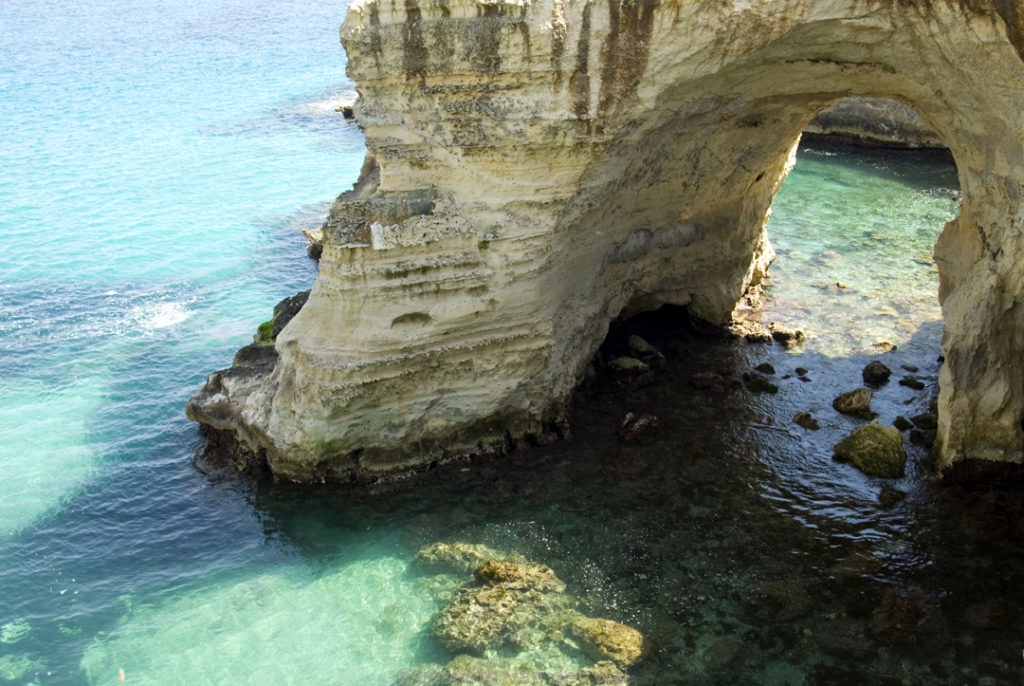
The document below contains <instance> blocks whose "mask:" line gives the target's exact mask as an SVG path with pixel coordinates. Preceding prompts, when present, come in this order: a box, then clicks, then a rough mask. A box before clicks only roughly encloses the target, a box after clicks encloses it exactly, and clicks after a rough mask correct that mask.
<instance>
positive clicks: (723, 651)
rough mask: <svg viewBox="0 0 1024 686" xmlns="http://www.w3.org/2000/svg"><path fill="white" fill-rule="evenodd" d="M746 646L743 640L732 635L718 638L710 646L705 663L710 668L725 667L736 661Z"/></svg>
mask: <svg viewBox="0 0 1024 686" xmlns="http://www.w3.org/2000/svg"><path fill="white" fill-rule="evenodd" d="M745 647H746V646H745V644H744V643H743V642H742V641H740V640H738V639H735V638H732V637H731V636H726V637H725V638H719V639H716V640H715V641H714V642H713V643H712V644H711V645H710V646H708V650H707V653H706V654H705V664H706V665H707V668H708V669H710V670H716V669H725V668H726V667H728V666H729V665H731V664H732V663H733V662H735V661H736V658H738V657H739V656H740V655H741V653H742V651H743V650H744V648H745Z"/></svg>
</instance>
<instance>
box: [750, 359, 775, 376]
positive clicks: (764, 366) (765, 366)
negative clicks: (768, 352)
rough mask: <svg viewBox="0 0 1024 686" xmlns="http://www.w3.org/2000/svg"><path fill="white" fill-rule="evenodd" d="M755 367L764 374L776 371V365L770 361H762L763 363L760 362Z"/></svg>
mask: <svg viewBox="0 0 1024 686" xmlns="http://www.w3.org/2000/svg"><path fill="white" fill-rule="evenodd" d="M754 369H756V370H757V371H759V372H761V373H762V374H769V375H771V374H774V373H775V367H774V366H772V364H771V363H770V362H762V363H761V364H759V365H757V366H756V367H754Z"/></svg>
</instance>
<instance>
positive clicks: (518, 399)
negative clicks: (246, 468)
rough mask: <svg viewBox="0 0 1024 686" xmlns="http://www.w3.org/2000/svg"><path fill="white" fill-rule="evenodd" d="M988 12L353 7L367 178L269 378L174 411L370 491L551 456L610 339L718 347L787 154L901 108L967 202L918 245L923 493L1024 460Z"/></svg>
mask: <svg viewBox="0 0 1024 686" xmlns="http://www.w3.org/2000/svg"><path fill="white" fill-rule="evenodd" d="M1022 14H1024V12H1022V10H1021V8H1020V5H1019V3H1016V2H1010V1H1007V0H961V1H960V2H955V1H953V0H950V1H949V2H937V1H928V2H914V3H908V2H895V1H894V0H845V1H843V0H837V1H834V2H816V1H815V2H811V1H810V0H785V1H783V0H774V1H773V0H767V1H765V2H760V3H749V2H741V1H740V0H734V1H732V2H683V1H682V0H664V1H662V2H656V1H655V0H636V1H635V2H633V1H632V0H631V1H630V2H622V3H619V2H616V1H615V0H613V1H612V2H607V3H589V2H566V1H565V0H537V1H535V2H523V1H522V0H511V1H508V2H502V1H493V2H492V1H488V2H483V1H477V0H450V1H445V0H432V1H430V2H417V0H407V2H405V3H384V2H380V1H379V0H357V1H356V2H355V3H353V4H352V5H351V6H350V8H349V11H348V16H347V18H346V20H345V24H344V27H343V28H342V42H343V43H344V45H345V48H346V50H347V51H348V71H349V74H350V75H351V76H352V78H353V79H354V80H355V82H356V84H357V87H358V90H359V94H360V99H359V101H358V102H357V103H356V105H355V116H356V119H357V120H358V122H359V124H360V126H362V128H363V129H364V131H365V132H366V144H367V149H368V153H367V158H366V164H365V165H364V169H363V173H362V176H361V178H360V180H359V182H358V184H357V185H356V187H355V188H354V189H353V190H352V191H350V192H348V193H345V194H344V195H342V196H341V197H339V198H338V201H337V202H336V203H335V205H334V207H333V209H332V210H331V213H330V217H329V219H328V221H327V223H326V225H325V227H324V231H323V254H322V257H321V262H320V275H319V277H318V278H317V281H316V284H315V285H314V287H313V290H312V293H311V294H310V297H309V301H308V302H307V303H306V305H305V306H304V307H303V309H302V310H301V311H300V312H299V313H298V314H297V315H296V316H295V318H294V319H293V320H292V321H291V322H290V323H289V324H288V325H287V326H286V327H285V328H284V330H283V331H281V332H280V333H279V334H278V336H277V339H276V349H277V351H278V354H279V359H278V360H277V362H276V364H267V365H259V366H251V367H249V368H247V370H246V371H245V373H238V372H236V373H218V374H216V375H214V376H213V377H211V382H210V383H209V384H208V385H207V387H206V388H204V389H202V390H201V391H200V392H199V393H198V394H197V395H196V397H195V398H193V399H192V401H190V403H189V405H188V408H187V411H188V414H189V416H190V417H192V418H193V419H195V420H197V421H200V422H203V423H205V424H207V425H208V426H209V427H210V429H209V430H208V431H209V432H210V433H211V434H216V435H218V436H221V437H222V436H223V435H226V434H230V435H234V436H235V437H236V439H237V441H238V444H239V446H240V447H241V448H242V449H244V450H245V451H248V452H249V453H250V454H252V455H254V456H256V457H257V458H258V459H265V460H266V461H267V462H268V464H269V465H270V467H271V469H272V470H273V471H274V472H275V474H276V475H277V476H278V477H281V478H286V479H294V480H322V479H332V478H335V479H345V478H374V477H375V476H377V475H380V474H383V473H387V472H391V471H395V470H405V469H410V468H414V467H416V466H418V465H423V464H428V463H430V462H432V461H435V460H439V459H445V458H447V457H450V456H454V455H463V454H471V453H478V452H498V451H502V450H505V449H508V448H509V447H511V446H514V445H515V444H517V443H518V442H520V441H524V440H525V441H530V440H549V439H550V437H551V436H553V435H555V434H556V433H558V432H562V433H564V432H565V430H566V427H565V425H564V419H565V415H566V412H565V408H566V404H567V401H568V398H569V396H570V394H571V392H572V390H573V388H574V386H575V385H576V383H577V380H578V379H579V378H580V377H581V375H582V373H583V371H584V369H585V366H586V364H587V362H588V360H590V358H591V356H592V354H593V353H594V351H595V349H596V348H597V346H598V345H599V343H600V342H601V340H602V338H603V337H604V335H605V332H606V331H607V328H608V325H609V322H610V321H611V320H612V319H614V318H615V317H617V316H619V315H622V314H629V313H633V312H638V311H642V310H649V309H652V308H656V307H658V306H659V305H661V304H664V303H672V304H676V305H685V306H688V307H689V309H690V311H691V312H692V313H693V314H695V315H696V316H698V317H701V318H704V319H707V320H709V321H713V322H717V323H725V322H727V321H728V320H729V318H730V315H731V313H732V310H733V307H734V304H735V303H736V302H737V299H738V298H740V297H741V296H742V294H743V293H744V291H745V290H746V289H747V288H748V287H749V286H750V285H752V284H755V283H757V282H758V281H759V279H761V277H762V275H763V274H764V272H765V270H766V269H767V267H768V264H769V263H770V262H771V259H772V256H773V255H772V249H771V246H770V245H769V243H768V241H767V238H766V235H765V224H766V219H767V216H768V211H769V208H770V205H771V202H772V198H773V197H774V195H775V192H776V191H777V189H778V188H779V185H780V183H781V182H782V180H783V178H784V177H785V175H786V172H787V170H788V169H789V167H790V165H791V163H792V159H793V151H794V149H795V144H796V142H797V140H798V138H799V135H800V132H801V131H802V130H803V129H804V127H805V126H806V125H807V124H808V122H810V121H811V119H813V118H814V116H815V114H816V113H817V112H819V111H820V110H822V109H823V108H825V107H826V106H828V105H830V104H832V103H834V102H837V101H839V100H841V99H843V98H844V97H847V96H864V97H875V98H886V99H891V100H896V101H899V102H903V103H906V104H907V105H909V106H910V107H912V108H913V109H914V110H915V111H916V112H917V113H918V114H919V115H920V117H921V120H922V121H923V122H924V123H925V124H926V125H927V127H928V128H929V129H931V130H932V131H934V132H935V134H937V136H938V137H939V138H941V140H942V141H943V142H944V143H945V144H946V145H947V146H948V147H949V149H950V150H951V152H952V153H953V155H954V157H955V159H956V162H957V165H958V168H959V174H960V181H961V186H962V191H963V203H962V207H961V212H960V215H959V216H958V217H957V218H956V219H954V220H953V221H951V222H949V223H948V224H947V225H946V227H945V229H944V230H943V232H942V235H941V236H940V238H939V241H938V244H937V246H936V251H935V254H936V261H937V263H938V267H939V272H940V277H941V287H940V294H939V295H940V299H941V301H942V305H943V312H944V316H945V321H946V328H945V340H944V343H943V347H944V353H945V360H946V361H945V364H944V365H943V368H942V371H941V375H940V387H941V393H940V398H939V426H938V439H937V447H938V451H939V454H940V456H941V459H942V462H943V464H949V463H950V462H953V461H957V460H962V459H965V458H983V459H989V460H1004V461H1020V460H1021V457H1022V447H1024V432H1022V428H1021V424H1022V422H1021V420H1022V418H1024V365H1021V364H1020V355H1019V351H1020V350H1021V349H1022V348H1024V304H1022V303H1024V268H1022V266H1021V265H1024V259H1022V257H1024V255H1022V250H1024V244H1022V242H1024V188H1022V181H1024V127H1021V126H1020V122H1021V112H1024V61H1022V57H1021V56H1022V54H1024V17H1022Z"/></svg>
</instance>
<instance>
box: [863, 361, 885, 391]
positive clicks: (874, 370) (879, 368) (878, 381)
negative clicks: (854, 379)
mask: <svg viewBox="0 0 1024 686" xmlns="http://www.w3.org/2000/svg"><path fill="white" fill-rule="evenodd" d="M891 375H892V370H891V369H889V368H888V367H886V366H885V365H884V364H882V363H881V362H879V361H878V360H872V361H871V362H868V364H867V366H866V367H864V369H863V370H862V371H861V377H862V378H863V379H864V383H866V384H868V385H869V386H876V387H877V386H882V385H885V384H886V383H887V382H888V381H889V377H890V376H891Z"/></svg>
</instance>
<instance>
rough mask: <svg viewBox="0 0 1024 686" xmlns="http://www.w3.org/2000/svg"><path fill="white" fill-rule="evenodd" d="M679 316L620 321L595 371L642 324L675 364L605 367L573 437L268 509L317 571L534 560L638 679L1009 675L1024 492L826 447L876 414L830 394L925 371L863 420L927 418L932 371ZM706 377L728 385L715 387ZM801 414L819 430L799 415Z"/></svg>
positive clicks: (905, 359)
mask: <svg viewBox="0 0 1024 686" xmlns="http://www.w3.org/2000/svg"><path fill="white" fill-rule="evenodd" d="M679 319H680V315H679V312H675V313H672V312H662V313H661V314H660V315H656V316H646V317H642V318H638V319H634V320H631V321H630V322H628V323H626V324H625V325H624V326H620V327H617V331H616V330H613V332H612V334H610V336H609V340H608V341H607V342H606V344H605V347H604V348H603V350H602V353H601V355H602V356H603V357H604V358H605V359H607V358H609V357H612V356H614V355H617V354H622V353H623V352H624V350H625V345H624V343H625V334H626V333H630V332H635V333H638V334H640V335H641V336H643V337H644V338H645V339H646V340H648V341H649V342H651V343H652V344H654V345H655V346H656V347H657V348H658V349H659V350H661V351H663V352H664V354H665V357H666V360H667V366H666V368H665V370H664V371H663V372H662V373H660V374H659V375H658V378H657V380H656V381H655V382H654V383H651V384H650V385H646V386H643V387H641V388H636V387H629V386H622V385H620V384H618V383H616V382H614V381H612V380H609V379H602V377H600V376H599V377H598V379H597V380H596V381H593V382H592V383H590V384H589V385H587V386H585V387H584V388H582V389H581V391H580V392H579V394H578V396H577V398H576V401H575V405H574V422H573V426H574V434H575V440H574V441H573V442H572V443H570V444H558V445H555V446H549V447H543V448H541V447H538V448H534V449H533V450H531V451H528V452H525V453H517V454H513V455H510V456H507V457H505V458H501V459H490V460H478V461H476V462H474V463H472V464H465V463H457V464H450V465H446V466H444V467H441V468H439V469H437V470H435V471H433V472H430V473H427V474H424V475H421V476H420V477H418V478H417V479H415V480H413V481H410V482H406V483H402V482H399V483H392V484H387V485H381V486H379V487H378V489H377V491H376V492H371V493H367V492H365V491H361V490H347V489H341V490H339V489H337V488H334V489H331V490H325V491H321V490H312V491H310V490H306V489H302V490H298V491H297V490H294V489H290V488H274V489H272V491H271V492H269V493H268V494H266V495H265V496H263V497H260V498H259V499H258V500H259V502H260V506H261V507H264V508H266V511H267V512H268V514H269V515H270V519H271V520H272V521H273V522H274V526H275V528H276V531H277V533H278V534H279V535H281V536H282V537H283V538H284V539H286V540H288V541H290V542H291V544H292V545H293V546H294V549H295V550H296V551H298V552H299V553H300V554H301V555H303V556H305V557H307V559H310V560H316V559H329V558H330V556H331V555H332V554H336V551H337V549H338V546H349V545H359V544H362V543H369V542H370V541H372V540H374V539H380V538H382V537H389V536H393V537H394V538H393V541H394V546H395V553H396V554H398V555H400V556H404V557H408V558H411V557H412V556H413V555H414V554H415V552H416V550H418V549H419V548H420V547H421V546H423V545H426V544H429V543H432V542H435V541H467V542H472V543H485V544H487V545H489V546H491V547H492V548H494V549H496V550H499V551H504V552H508V553H518V554H522V555H525V556H526V557H528V558H530V559H534V560H538V561H542V562H544V563H545V564H548V565H550V566H551V567H552V568H553V569H554V570H555V571H556V573H557V574H558V575H559V576H560V577H561V578H562V579H564V580H565V581H566V582H567V583H568V584H569V587H570V591H571V592H572V593H573V594H574V595H576V596H577V597H578V598H580V599H581V610H582V611H584V612H589V613H592V614H593V615H594V616H608V617H612V618H614V619H617V620H620V621H623V622H626V623H629V624H632V625H634V626H636V627H638V628H640V629H641V630H642V631H643V632H644V633H645V634H646V635H647V636H648V638H649V639H650V640H651V642H652V644H653V645H654V646H655V650H654V653H653V655H652V656H651V658H650V659H649V660H648V661H646V662H644V663H642V664H640V665H639V666H637V667H635V668H633V669H632V670H631V677H632V678H631V683H636V684H656V683H665V680H666V679H669V680H671V681H675V680H679V681H684V680H685V681H686V683H704V684H726V683H734V682H735V681H736V679H737V678H741V679H744V680H745V683H779V684H782V683H786V684H791V683H807V684H812V683H813V684H823V683H836V684H839V683H854V681H850V680H851V679H853V680H869V681H870V682H871V683H901V684H902V683H911V684H917V683H921V684H925V683H936V682H938V681H942V682H945V681H946V680H947V679H954V680H956V679H967V680H968V681H972V682H976V681H977V680H978V679H982V680H984V679H990V680H991V679H995V681H990V682H989V683H1007V682H1008V681H1010V680H1013V679H1016V678H1018V677H1019V676H1020V675H1021V673H1022V672H1021V664H1020V663H1021V658H1020V655H1021V648H1022V647H1024V646H1022V645H1021V640H1020V635H1021V633H1020V631H1021V629H1022V628H1024V617H1022V616H1021V614H1020V612H1019V608H1021V607H1024V604H1022V603H1024V591H1021V588H1022V585H1021V583H1020V582H1021V581H1022V573H1024V558H1022V556H1021V554H1020V552H1019V551H1020V550H1021V545H1022V544H1024V510H1022V506H1021V503H1022V499H1021V498H1020V496H1021V495H1022V494H1021V493H1020V492H1019V489H1017V490H1013V489H1011V490H1003V491H965V490H962V489H960V488H957V487H949V486H943V485H942V484H940V483H939V482H938V481H937V479H936V478H935V476H934V475H933V473H932V471H931V466H930V464H931V463H930V457H929V451H928V449H927V447H925V446H921V445H915V444H908V446H907V448H908V453H909V455H910V462H909V467H908V471H907V476H905V477H904V478H902V479H895V480H893V479H888V480H887V479H878V478H874V477H869V476H866V475H864V474H862V473H861V472H859V471H857V470H856V469H854V468H853V467H851V466H850V465H847V464H841V463H838V462H835V461H833V459H832V445H833V444H834V443H835V442H837V441H838V440H839V439H840V438H841V437H842V436H843V435H845V433H847V432H848V431H849V430H850V429H852V428H853V427H854V426H856V425H859V424H862V423H864V420H853V419H850V418H847V417H844V416H841V415H839V414H838V413H836V412H835V411H834V410H832V408H831V400H832V398H833V397H834V396H835V395H837V394H838V393H840V392H843V391H846V390H850V389H852V388H856V387H859V386H861V385H862V380H861V375H860V373H861V369H862V368H863V366H864V365H865V364H866V363H867V362H868V361H870V360H872V359H881V360H884V362H885V363H886V364H887V365H889V366H890V367H891V368H893V369H894V371H896V370H899V369H901V365H904V364H906V365H908V366H915V367H917V368H918V372H917V373H916V376H917V377H918V378H920V379H922V380H924V382H925V388H924V389H922V390H913V389H910V388H907V387H905V386H900V385H899V384H898V382H897V378H898V377H897V374H894V377H893V379H892V380H891V381H890V382H889V383H888V384H886V385H884V386H883V387H881V388H879V389H877V390H876V395H875V400H874V402H873V408H874V409H875V411H876V412H878V413H879V417H878V421H880V422H882V423H886V424H888V423H891V421H892V420H893V419H895V417H896V416H897V415H905V416H911V417H912V416H916V415H919V414H922V413H926V412H927V411H928V408H929V405H930V402H931V399H932V398H933V397H934V392H935V390H936V376H937V371H938V361H937V359H936V358H935V357H929V358H926V359H922V358H921V357H920V354H919V353H917V352H915V353H913V354H911V353H903V352H901V350H899V349H897V350H895V351H892V352H888V353H885V354H881V355H866V354H865V355H851V356H849V357H846V358H838V359H837V358H833V357H828V356H825V355H821V354H815V353H803V354H801V353H797V352H794V351H792V350H787V349H785V348H784V347H783V346H780V345H777V344H776V345H752V344H748V343H746V342H743V341H726V340H714V339H712V340H709V339H708V338H707V337H705V336H702V335H699V334H696V333H694V332H693V331H692V330H689V329H688V328H686V327H685V326H684V327H680V326H679V325H678V324H677V322H678V321H679ZM939 327H940V325H938V324H925V325H924V326H922V328H921V329H920V331H919V332H918V333H917V334H916V337H920V338H921V339H924V340H914V341H912V342H911V343H908V344H907V345H906V346H905V348H906V350H908V351H916V350H930V349H937V347H938V336H939ZM765 362H768V363H769V364H772V365H773V366H774V367H775V370H776V371H775V373H774V374H773V375H771V378H772V380H773V381H774V382H775V383H776V384H777V386H778V388H779V390H778V392H777V393H774V394H771V393H764V394H759V393H752V392H750V391H748V390H747V389H746V388H745V386H744V383H743V375H744V374H745V373H749V372H751V370H752V369H753V367H754V366H756V365H759V364H763V363H765ZM798 366H799V367H805V368H806V369H807V370H808V371H807V373H806V375H805V378H810V379H811V380H810V381H802V380H800V377H799V376H798V375H797V374H796V372H795V368H796V367H798ZM709 370H710V371H713V372H714V373H715V374H716V375H718V377H719V378H720V379H721V380H722V383H721V385H720V387H719V386H718V385H713V386H711V387H707V386H706V384H704V383H703V381H702V379H704V378H705V377H704V376H703V375H704V374H706V373H707V372H708V371H709ZM808 409H811V410H813V414H814V415H815V416H816V417H818V419H819V422H820V424H821V429H820V430H818V431H809V430H807V429H803V428H801V427H799V426H797V425H795V424H793V423H792V420H791V417H792V415H793V414H794V412H795V411H806V410H808ZM629 411H633V412H637V413H652V414H655V415H656V416H658V417H659V418H660V419H661V422H662V427H663V429H662V431H661V432H660V433H659V434H657V435H656V436H653V437H651V438H650V439H648V440H645V441H642V442H639V443H624V442H622V441H621V440H620V438H619V436H618V427H619V424H620V422H621V420H622V418H623V416H624V415H625V413H627V412H629ZM424 655H427V656H428V657H429V656H430V655H431V652H430V650H426V651H425V653H424ZM433 659H435V660H436V659H438V658H437V657H436V656H435V657H434V658H433ZM982 682H984V681H982ZM979 683H981V682H979Z"/></svg>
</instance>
